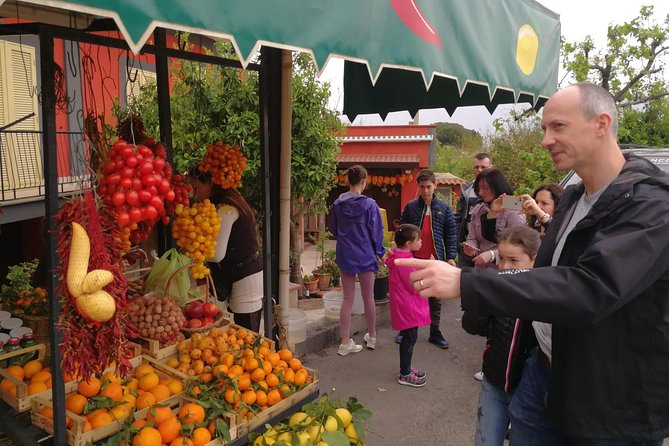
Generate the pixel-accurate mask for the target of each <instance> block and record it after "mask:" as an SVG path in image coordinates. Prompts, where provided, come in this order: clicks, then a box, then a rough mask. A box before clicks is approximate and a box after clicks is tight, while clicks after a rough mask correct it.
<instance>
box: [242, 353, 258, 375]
mask: <svg viewBox="0 0 669 446" xmlns="http://www.w3.org/2000/svg"><path fill="white" fill-rule="evenodd" d="M258 365H259V364H258V360H257V359H256V358H253V357H249V356H247V357H245V358H244V370H246V371H247V372H252V371H254V370H255V369H257V368H258Z"/></svg>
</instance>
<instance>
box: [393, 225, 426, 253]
mask: <svg viewBox="0 0 669 446" xmlns="http://www.w3.org/2000/svg"><path fill="white" fill-rule="evenodd" d="M420 235H421V232H420V228H419V227H418V226H415V225H411V224H409V223H404V224H403V225H400V226H399V228H397V230H396V231H395V244H396V245H397V247H398V248H401V247H402V246H404V245H406V244H407V242H413V241H414V240H418V239H419V238H420Z"/></svg>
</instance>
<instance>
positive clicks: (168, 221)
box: [163, 216, 170, 225]
mask: <svg viewBox="0 0 669 446" xmlns="http://www.w3.org/2000/svg"><path fill="white" fill-rule="evenodd" d="M163 224H164V225H169V224H170V217H167V216H165V217H163Z"/></svg>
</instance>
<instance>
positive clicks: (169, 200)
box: [165, 190, 176, 203]
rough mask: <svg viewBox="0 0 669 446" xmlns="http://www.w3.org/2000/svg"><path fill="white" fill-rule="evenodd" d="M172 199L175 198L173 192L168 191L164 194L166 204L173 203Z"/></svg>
mask: <svg viewBox="0 0 669 446" xmlns="http://www.w3.org/2000/svg"><path fill="white" fill-rule="evenodd" d="M174 198H176V194H175V193H174V191H173V190H168V191H167V192H165V199H166V200H167V201H168V202H170V203H171V202H173V201H174Z"/></svg>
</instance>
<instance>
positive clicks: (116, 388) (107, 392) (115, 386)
mask: <svg viewBox="0 0 669 446" xmlns="http://www.w3.org/2000/svg"><path fill="white" fill-rule="evenodd" d="M100 396H106V397H107V398H109V399H110V400H112V401H121V397H122V396H123V387H121V385H120V384H119V383H115V382H110V383H108V384H107V385H106V386H105V387H104V388H103V389H102V391H101V392H100Z"/></svg>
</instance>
